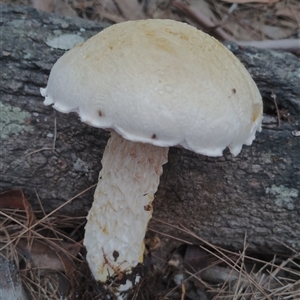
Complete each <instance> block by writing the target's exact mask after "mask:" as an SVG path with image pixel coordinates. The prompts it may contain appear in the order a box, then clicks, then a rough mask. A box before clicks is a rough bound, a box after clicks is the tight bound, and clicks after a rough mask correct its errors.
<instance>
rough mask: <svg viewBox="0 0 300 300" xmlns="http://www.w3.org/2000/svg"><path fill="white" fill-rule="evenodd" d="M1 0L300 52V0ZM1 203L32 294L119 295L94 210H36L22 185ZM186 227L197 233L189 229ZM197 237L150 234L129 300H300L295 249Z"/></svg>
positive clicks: (0, 222)
mask: <svg viewBox="0 0 300 300" xmlns="http://www.w3.org/2000/svg"><path fill="white" fill-rule="evenodd" d="M0 3H6V4H23V5H31V6H34V7H35V8H38V9H41V10H44V11H46V12H49V13H55V14H59V15H61V16H74V17H75V16H78V17H81V18H85V19H90V20H94V21H99V22H107V23H109V24H114V23H118V22H123V21H126V20H137V19H146V18H168V19H174V20H178V21H183V22H187V23H189V24H191V25H193V26H196V27H197V28H199V29H202V30H204V31H205V32H207V33H209V34H211V35H213V36H214V37H215V38H217V39H219V40H221V41H224V40H232V41H236V42H238V43H245V44H250V43H253V45H255V46H257V47H263V48H268V47H270V46H269V44H268V43H266V42H267V41H272V42H273V44H272V46H271V48H274V49H281V50H284V51H291V52H293V53H296V54H298V55H299V37H300V36H299V35H300V33H299V27H300V26H299V24H300V5H299V1H298V0H278V1H276V0H256V1H250V0H236V1H234V0H223V1H221V0H211V1H208V0H207V1H205V0H186V1H185V0H178V1H171V0H148V1H147V0H140V1H139V0H65V1H64V0H32V1H29V0H2V1H0ZM297 42H298V46H297ZM295 45H296V46H295ZM297 47H298V48H297ZM8 203H9V205H8ZM7 206H9V208H4V207H7ZM0 208H1V210H0V237H1V243H0V246H2V248H0V254H1V255H2V256H4V257H6V258H10V259H11V260H13V261H14V262H15V263H16V265H17V266H18V267H19V275H20V278H21V280H22V283H23V286H24V287H25V290H26V293H27V294H28V295H29V297H28V299H34V300H35V299H36V300H44V299H45V300H46V299H80V300H81V299H82V300H85V299H86V300H91V299H113V297H112V296H111V298H109V296H108V294H109V291H107V290H105V289H104V287H103V286H101V285H99V284H97V283H96V282H95V281H94V280H93V277H92V275H91V273H90V271H89V268H88V266H87V263H86V261H85V252H84V251H85V250H84V248H83V246H82V240H83V235H84V224H85V216H82V217H78V218H70V217H68V216H63V215H60V214H59V211H57V212H55V213H53V214H48V215H47V214H46V213H45V212H44V211H43V208H42V207H41V210H40V211H37V212H34V211H32V209H31V207H30V204H29V202H28V201H27V199H26V198H25V196H24V195H23V193H22V191H10V192H7V193H3V194H0ZM166 226H171V225H168V224H166ZM178 230H182V231H185V232H186V233H188V234H191V235H193V233H192V232H189V231H188V230H187V229H185V228H180V229H178ZM197 238H198V240H199V245H190V244H189V243H187V242H185V241H184V240H182V241H178V240H175V239H172V237H169V245H165V244H164V243H162V242H161V240H160V238H159V233H157V234H154V233H153V232H152V234H151V232H150V234H149V237H147V239H146V240H145V243H146V248H147V253H146V254H145V256H146V261H149V268H148V272H147V275H146V276H145V278H144V279H143V280H142V281H141V282H140V283H139V284H138V286H137V287H136V289H135V291H134V292H133V294H132V295H131V296H130V299H145V300H146V299H149V300H151V299H157V300H158V299H160V300H162V299H165V300H167V299H169V300H177V299H180V300H183V299H190V300H208V299H215V300H225V299H236V300H239V299H240V300H248V299H249V300H252V299H253V300H254V299H255V300H258V299H272V300H279V299H291V300H299V299H300V253H294V252H293V251H292V250H291V249H288V248H287V252H289V255H288V256H286V257H282V256H276V255H272V256H270V255H264V254H262V253H259V254H258V253H256V254H253V253H248V252H247V240H246V238H245V245H244V249H242V250H241V251H240V252H233V251H230V250H228V249H222V248H220V247H217V246H215V245H211V244H209V243H208V242H206V241H203V240H202V239H201V238H200V237H197ZM28 240H29V241H30V244H31V246H30V249H29V248H28V244H27V241H28ZM25 241H26V242H25ZM170 249H172V251H170ZM0 259H1V257H0ZM0 279H1V275H0ZM0 296H1V295H0ZM0 298H1V297H0Z"/></svg>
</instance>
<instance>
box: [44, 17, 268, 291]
mask: <svg viewBox="0 0 300 300" xmlns="http://www.w3.org/2000/svg"><path fill="white" fill-rule="evenodd" d="M41 94H42V96H44V97H45V101H44V104H45V105H52V106H53V108H55V109H56V110H58V111H60V112H63V113H69V112H74V111H75V112H77V113H78V114H79V116H80V119H81V121H82V122H85V123H87V124H89V125H91V126H95V127H98V128H104V129H106V130H110V131H111V137H110V139H109V141H108V143H107V146H106V148H105V151H104V154H103V158H102V170H101V172H100V174H99V181H98V186H97V188H96V191H95V194H94V202H93V205H92V208H91V210H90V212H89V214H88V217H87V224H86V227H85V230H86V231H85V238H84V245H85V246H86V249H87V261H88V263H89V266H90V269H91V271H92V273H93V275H94V277H95V279H96V280H99V281H101V282H107V281H110V282H111V281H112V280H119V282H120V284H118V285H117V287H116V288H115V292H116V293H120V291H124V290H127V289H128V288H130V287H131V286H132V285H133V284H135V283H136V282H137V281H138V279H139V275H136V274H135V272H133V270H134V267H136V266H137V265H138V264H139V263H142V262H143V253H144V243H143V239H144V236H145V232H146V230H147V224H148V221H149V220H150V218H151V215H152V201H153V199H154V194H155V192H156V191H157V188H158V185H159V178H160V176H161V174H162V165H163V164H165V163H166V162H167V154H168V148H169V147H171V146H177V145H179V146H182V147H184V148H186V149H188V150H191V151H194V152H196V153H199V154H202V155H208V156H214V157H216V156H222V152H223V150H224V149H225V148H226V147H228V148H229V149H230V151H231V153H232V154H233V155H237V154H238V153H239V152H240V151H241V149H242V145H243V144H246V145H251V143H252V141H253V140H254V138H255V133H256V131H257V130H258V131H260V130H261V122H262V110H263V107H262V100H261V96H260V93H259V91H258V89H257V87H256V85H255V83H254V81H253V80H252V78H251V76H250V75H249V73H248V72H247V71H246V69H245V68H244V66H243V65H242V64H241V63H240V61H239V60H238V59H237V58H236V57H235V56H234V55H233V54H232V53H231V52H230V51H229V50H228V49H227V48H226V47H224V46H223V45H222V44H221V43H219V42H218V41H217V40H215V39H214V38H212V37H210V36H209V35H207V34H205V33H203V32H202V31H200V30H197V29H196V28H194V27H192V26H190V25H187V24H184V23H181V22H177V21H173V20H140V21H128V22H124V23H120V24H116V25H113V26H110V27H108V28H107V29H105V30H103V31H101V32H100V33H99V34H97V35H95V36H93V37H92V38H90V39H88V40H87V41H86V42H85V43H83V44H81V45H78V46H76V47H74V48H73V49H71V50H70V51H68V52H67V53H66V54H64V55H63V56H62V57H61V58H60V59H59V60H58V61H57V62H56V63H55V65H54V66H53V68H52V70H51V73H50V77H49V80H48V85H47V87H46V88H45V89H41ZM130 275H131V276H130ZM133 275H134V276H133Z"/></svg>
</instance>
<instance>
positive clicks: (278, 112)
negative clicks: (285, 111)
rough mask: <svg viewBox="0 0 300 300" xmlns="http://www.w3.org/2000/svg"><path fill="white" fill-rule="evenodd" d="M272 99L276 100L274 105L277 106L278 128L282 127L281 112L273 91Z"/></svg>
mask: <svg viewBox="0 0 300 300" xmlns="http://www.w3.org/2000/svg"><path fill="white" fill-rule="evenodd" d="M271 98H272V99H273V100H274V104H275V108H276V114H277V120H278V127H280V125H281V122H280V111H279V108H278V105H277V101H276V95H275V94H274V93H273V91H271Z"/></svg>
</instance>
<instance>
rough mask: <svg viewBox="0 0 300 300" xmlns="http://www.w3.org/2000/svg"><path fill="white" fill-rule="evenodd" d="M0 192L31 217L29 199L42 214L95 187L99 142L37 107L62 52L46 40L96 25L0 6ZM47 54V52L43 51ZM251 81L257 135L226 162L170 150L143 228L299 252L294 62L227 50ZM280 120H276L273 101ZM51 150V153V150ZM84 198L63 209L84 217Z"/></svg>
mask: <svg viewBox="0 0 300 300" xmlns="http://www.w3.org/2000/svg"><path fill="white" fill-rule="evenodd" d="M1 11H2V16H1V18H2V20H1V32H2V36H1V41H0V43H1V51H0V55H1V56H0V59H1V72H2V76H1V85H0V93H1V98H0V101H1V102H0V105H1V108H2V109H3V112H4V114H2V116H5V117H4V118H3V117H1V121H0V122H1V123H0V126H1V127H0V129H1V149H0V170H1V182H0V189H1V191H4V190H8V189H12V188H21V189H22V190H23V191H24V192H25V194H26V196H27V197H29V200H30V202H31V204H32V205H33V207H34V208H35V209H39V204H38V201H37V198H36V193H37V194H38V195H39V197H40V199H41V201H42V204H43V206H44V209H45V210H46V211H47V212H50V211H51V210H53V209H54V208H56V207H58V206H59V205H61V204H63V203H64V202H65V201H66V200H68V199H69V198H71V197H73V196H75V195H76V194H78V193H79V192H81V191H83V190H85V189H87V188H88V187H89V186H91V185H93V184H95V183H96V181H97V177H98V173H99V171H100V169H101V163H100V161H101V157H102V153H103V150H104V147H105V145H106V141H107V138H108V134H107V133H106V132H104V131H102V130H99V129H96V128H91V127H89V126H87V125H85V124H82V123H81V122H80V121H79V119H78V116H76V115H75V114H69V115H63V114H60V113H57V112H55V111H54V110H53V109H52V108H51V107H45V106H44V105H43V98H42V97H41V96H40V92H39V88H40V87H45V85H46V82H47V77H48V75H49V72H50V70H51V67H52V66H53V64H54V63H55V61H56V60H57V59H58V58H59V57H60V56H61V55H62V54H63V53H64V52H65V50H62V49H57V48H52V47H50V46H49V41H53V39H54V38H56V37H59V36H61V35H65V34H71V35H74V34H75V35H77V36H78V37H80V38H83V39H87V38H88V37H90V36H92V35H94V34H96V33H97V32H99V31H101V30H102V29H103V28H104V27H105V26H107V25H104V24H99V23H94V22H89V21H86V20H82V19H79V18H72V19H70V18H60V17H58V16H55V15H49V14H45V13H42V12H39V11H36V10H34V9H32V8H28V7H13V6H4V5H2V6H1ZM50 45H51V44H50ZM227 46H228V48H229V49H230V50H231V51H233V53H234V54H236V55H237V56H238V57H239V58H240V59H241V61H242V62H243V63H244V65H245V66H246V68H247V69H248V70H249V72H250V73H251V75H252V76H253V78H254V80H255V81H256V82H257V84H258V86H259V88H260V91H261V93H262V96H263V99H264V104H265V108H266V109H265V112H266V117H265V123H264V126H263V131H262V132H261V133H258V134H257V139H256V140H255V142H254V143H253V145H252V146H250V147H247V146H245V147H244V148H243V151H242V153H241V154H240V155H239V156H237V157H232V156H231V155H230V154H229V152H228V151H225V153H224V157H222V158H208V157H204V156H201V155H197V154H194V153H192V152H190V151H187V150H184V149H179V148H171V149H170V152H169V162H168V164H167V165H165V166H164V173H163V175H162V177H161V184H160V188H159V191H158V193H157V196H156V199H155V202H154V218H155V219H153V220H152V221H151V222H150V228H152V229H154V230H156V231H160V232H163V233H166V234H171V235H173V236H175V237H180V238H184V239H186V240H189V241H192V242H196V243H197V242H198V241H197V240H196V239H195V238H192V237H190V236H188V235H185V234H183V233H181V232H180V231H178V230H177V229H174V228H172V227H170V226H166V225H165V224H164V223H161V222H159V221H157V220H164V221H165V222H168V223H170V224H172V225H178V224H182V225H184V226H186V227H187V228H189V229H190V230H191V231H192V232H194V233H195V234H197V235H199V236H200V237H201V238H204V239H206V240H208V241H209V242H211V243H215V244H217V245H222V246H226V247H229V248H232V249H235V250H238V249H242V247H243V245H244V238H245V235H246V236H247V243H248V244H249V245H248V249H249V250H251V251H256V252H262V251H263V252H270V253H281V252H286V251H287V249H286V248H285V246H283V244H282V243H284V244H286V245H287V246H289V247H291V248H293V249H295V251H300V239H299V236H300V222H299V220H300V184H299V183H300V137H296V136H295V135H293V134H292V132H293V131H295V130H296V131H297V130H298V131H299V130H300V116H299V115H300V100H299V98H300V96H299V93H300V91H299V75H298V72H297V70H299V68H300V62H299V59H298V58H297V57H296V56H294V55H292V54H288V53H283V52H277V51H269V50H261V49H255V48H247V47H244V48H241V47H239V46H237V45H235V44H232V43H231V44H227ZM274 95H275V96H276V103H277V105H278V107H279V109H281V110H282V109H284V110H285V112H284V114H285V116H287V115H288V119H285V120H281V125H280V127H279V126H278V122H277V119H276V109H275V102H274ZM54 146H55V149H53V147H54ZM92 195H93V189H91V190H89V191H88V192H86V193H84V194H83V195H81V196H80V197H78V198H76V199H74V200H73V201H72V202H71V203H70V204H68V205H66V206H65V207H63V208H62V210H61V212H62V213H65V214H69V215H79V214H81V215H82V214H86V213H87V211H88V210H89V208H90V206H91V202H92V199H93V197H92Z"/></svg>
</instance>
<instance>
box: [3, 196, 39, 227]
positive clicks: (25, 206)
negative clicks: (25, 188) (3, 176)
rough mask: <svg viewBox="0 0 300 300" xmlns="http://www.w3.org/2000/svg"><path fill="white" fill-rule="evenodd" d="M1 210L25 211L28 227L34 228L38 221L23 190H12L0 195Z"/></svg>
mask: <svg viewBox="0 0 300 300" xmlns="http://www.w3.org/2000/svg"><path fill="white" fill-rule="evenodd" d="M0 208H10V209H15V210H24V211H25V213H26V216H27V223H26V226H27V227H30V226H32V225H33V224H34V223H35V221H36V219H35V216H34V214H33V211H32V208H31V205H30V204H29V202H28V200H27V198H26V197H25V196H24V194H23V192H22V190H11V191H7V192H3V193H1V194H0Z"/></svg>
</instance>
